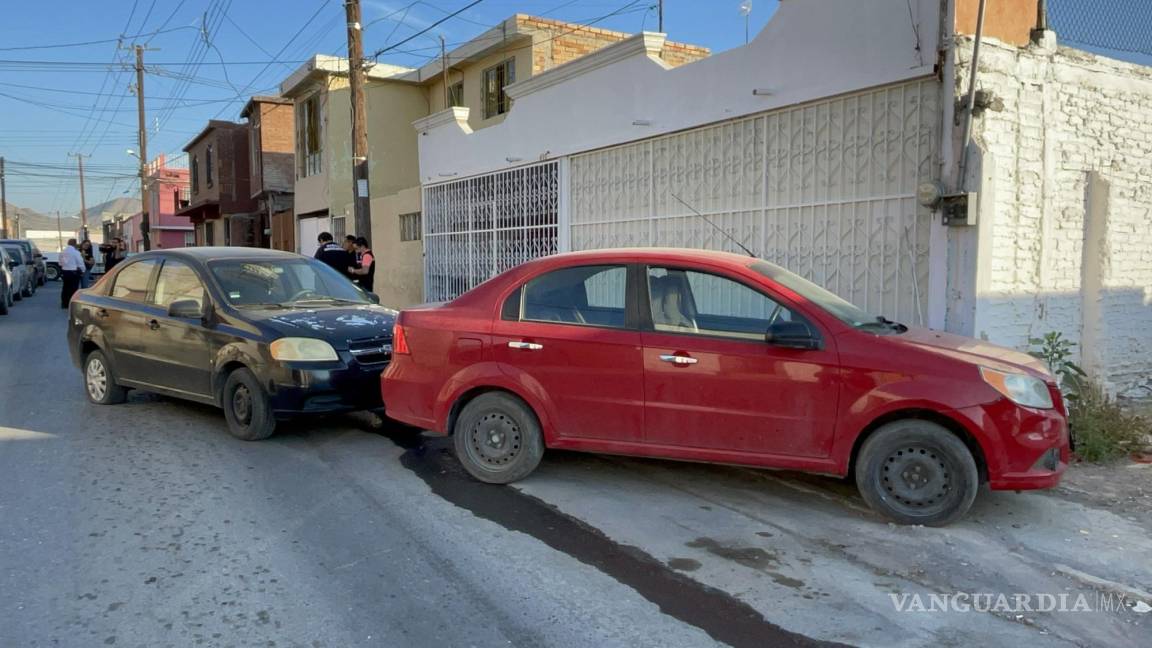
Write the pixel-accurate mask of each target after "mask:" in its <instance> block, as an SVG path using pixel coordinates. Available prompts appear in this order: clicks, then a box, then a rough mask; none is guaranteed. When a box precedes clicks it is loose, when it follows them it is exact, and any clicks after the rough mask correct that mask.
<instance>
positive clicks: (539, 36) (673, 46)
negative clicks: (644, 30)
mask: <svg viewBox="0 0 1152 648" xmlns="http://www.w3.org/2000/svg"><path fill="white" fill-rule="evenodd" d="M516 19H517V21H518V22H519V24H520V27H521V28H522V29H527V30H532V31H534V32H536V33H535V35H534V38H533V40H534V42H535V43H536V46H535V47H534V48H533V51H532V73H533V74H539V73H540V72H543V71H545V70H549V69H552V68H554V67H556V66H557V65H562V64H564V63H567V62H569V61H572V60H575V59H578V58H580V57H581V56H584V55H586V54H591V53H592V52H595V51H596V50H598V49H600V48H602V47H606V46H608V45H611V44H612V43H617V42H619V41H622V40H624V39H626V38H628V37H630V36H632V34H627V33H624V32H618V31H612V30H610V29H601V28H599V27H591V26H584V25H574V24H572V23H566V22H562V21H558V20H549V19H547V18H539V17H536V16H525V15H518V16H517V17H516ZM708 54H709V50H708V48H706V47H699V46H697V45H688V44H685V43H673V42H668V43H666V44H665V46H664V52H663V54H662V55H661V56H662V57H663V59H664V61H665V62H666V63H668V64H669V65H671V66H672V67H676V66H679V65H683V64H685V63H690V62H692V61H695V60H698V59H702V58H704V57H706V56H708Z"/></svg>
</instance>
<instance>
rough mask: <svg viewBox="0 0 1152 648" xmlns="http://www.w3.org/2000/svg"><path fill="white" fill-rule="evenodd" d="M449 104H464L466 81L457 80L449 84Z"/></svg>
mask: <svg viewBox="0 0 1152 648" xmlns="http://www.w3.org/2000/svg"><path fill="white" fill-rule="evenodd" d="M448 105H449V106H463V105H464V82H463V81H457V82H456V83H453V84H452V85H450V86H448Z"/></svg>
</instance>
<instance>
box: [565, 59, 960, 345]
mask: <svg viewBox="0 0 1152 648" xmlns="http://www.w3.org/2000/svg"><path fill="white" fill-rule="evenodd" d="M939 92H940V86H939V84H938V83H937V82H935V81H933V80H923V81H916V82H911V83H904V84H900V85H894V86H888V87H885V88H882V89H877V90H872V91H868V92H862V93H858V94H854V95H846V96H843V97H838V98H835V99H830V100H826V101H821V102H816V103H811V104H806V105H803V106H798V107H794V108H788V109H783V110H778V111H773V112H770V113H763V114H760V115H755V116H752V117H747V118H743V119H739V120H734V121H731V122H726V123H723V124H718V125H714V126H707V127H702V128H697V129H693V130H690V131H685V132H681V133H676V134H672V135H667V136H663V137H658V138H653V139H649V140H644V141H641V142H636V143H632V144H626V145H623V146H618V147H614V148H610V149H604V150H599V151H594V152H591V153H586V154H582V155H578V156H573V157H572V160H571V166H570V169H571V171H570V173H571V182H570V191H571V198H570V204H571V207H570V222H571V228H572V229H571V249H573V250H583V249H597V248H608V247H626V246H652V245H659V246H675V247H695V248H710V249H722V250H729V251H733V252H739V251H740V250H739V248H738V246H736V245H735V244H734V243H732V242H731V241H730V240H728V239H727V238H726V237H725V236H724V235H723V234H721V233H719V232H717V231H716V230H715V229H714V228H713V227H712V226H710V225H709V224H708V223H707V222H705V221H704V220H703V219H701V218H699V217H697V216H695V215H692V212H691V211H690V210H689V209H687V208H686V207H684V206H683V205H681V204H680V203H679V202H678V201H677V200H676V198H675V197H674V196H679V197H680V198H682V199H683V200H684V201H685V202H687V203H688V204H689V205H691V206H692V207H694V208H695V209H697V210H699V211H700V212H702V213H704V214H705V215H707V216H708V217H709V218H710V219H711V220H712V221H713V222H714V223H715V224H716V225H717V226H719V227H720V228H722V229H723V230H724V231H726V232H728V233H729V234H730V235H732V237H734V238H735V239H736V240H738V241H740V242H741V243H743V244H744V245H745V246H747V247H748V248H750V249H751V250H752V251H753V252H755V253H756V254H757V255H758V256H761V257H762V258H765V259H768V260H770V261H774V262H776V263H779V264H780V265H783V266H785V267H786V268H788V269H790V270H792V271H793V272H796V273H798V274H801V275H803V276H805V277H807V278H809V279H811V280H812V281H815V282H816V283H819V284H821V285H824V286H826V287H827V288H828V289H830V290H832V291H833V292H836V293H837V294H839V295H841V296H843V297H844V298H846V299H848V300H850V301H853V302H854V303H856V304H857V305H859V306H861V307H863V308H865V309H866V310H870V311H872V312H875V313H882V314H884V315H888V316H890V317H898V318H902V319H903V320H905V321H909V322H916V323H923V322H924V308H925V301H926V290H927V283H928V259H927V257H928V235H929V223H930V222H931V215H930V212H929V210H927V209H925V208H922V207H920V206H919V205H918V204H917V202H916V197H915V195H916V187H917V186H918V184H919V183H920V182H921V181H924V180H929V179H931V178H933V177H934V172H935V168H934V162H935V160H936V142H937V139H938V137H937V133H938V131H939V125H938V118H937V115H938V114H939V113H938V110H937V105H938V102H939Z"/></svg>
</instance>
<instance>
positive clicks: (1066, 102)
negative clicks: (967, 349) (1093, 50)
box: [958, 42, 1152, 396]
mask: <svg viewBox="0 0 1152 648" xmlns="http://www.w3.org/2000/svg"><path fill="white" fill-rule="evenodd" d="M980 56H981V60H980V70H979V76H978V79H977V85H978V87H979V88H981V89H984V90H987V91H990V92H992V93H993V94H994V95H995V96H996V98H997V99H999V100H1000V101H1001V102H1002V104H1003V108H1002V110H995V109H992V110H987V111H985V112H983V113H982V114H981V115H980V116H978V117H977V119H976V128H975V133H976V136H977V138H978V142H979V144H980V146H981V148H982V153H983V155H982V156H981V157H982V158H983V161H984V166H985V167H987V168H988V169H990V172H986V173H985V178H984V180H983V182H982V184H981V186H980V192H981V194H982V195H983V196H984V199H983V200H985V201H988V202H990V203H991V204H990V205H989V206H988V208H987V209H984V208H982V209H981V222H980V224H979V225H978V226H977V228H978V229H979V230H980V233H981V236H980V242H979V245H980V250H979V253H978V254H979V257H980V259H981V265H980V269H979V270H978V271H977V275H976V276H977V280H976V295H975V300H974V304H970V305H969V307H970V308H973V309H974V316H973V317H974V326H973V328H974V330H973V331H972V333H973V334H974V335H976V336H979V337H983V338H986V339H989V340H991V341H993V342H997V343H1000V344H1005V345H1007V346H1013V347H1017V348H1021V349H1023V348H1027V347H1028V346H1029V338H1033V337H1039V336H1042V335H1044V334H1045V333H1048V332H1050V331H1059V332H1061V333H1062V334H1063V335H1064V336H1065V337H1066V338H1068V339H1070V340H1072V341H1074V342H1077V343H1079V345H1080V350H1081V351H1082V353H1081V356H1080V358H1081V360H1082V362H1083V364H1084V365H1085V368H1086V369H1088V371H1089V372H1090V373H1091V374H1092V375H1094V376H1095V377H1096V378H1098V379H1100V380H1101V381H1102V382H1103V383H1104V384H1105V385H1106V386H1107V387H1108V388H1109V389H1110V390H1112V391H1114V392H1117V393H1124V394H1128V395H1131V396H1148V395H1149V393H1150V392H1152V120H1149V118H1148V115H1149V114H1152V68H1150V67H1147V66H1140V65H1135V64H1131V63H1124V62H1121V61H1116V60H1112V59H1108V58H1105V57H1101V56H1096V55H1093V54H1088V53H1086V52H1080V51H1077V50H1071V49H1063V48H1061V49H1059V50H1052V49H1046V48H1040V47H1031V48H1027V49H1018V48H1014V47H1004V46H1000V45H996V44H986V46H985V47H983V48H981V54H980ZM970 59H971V43H970V42H966V43H965V44H964V45H963V46H962V47H961V49H960V61H961V65H960V66H959V67H958V75H959V76H962V77H965V78H966V76H967V74H968V72H967V69H968V64H969V61H970Z"/></svg>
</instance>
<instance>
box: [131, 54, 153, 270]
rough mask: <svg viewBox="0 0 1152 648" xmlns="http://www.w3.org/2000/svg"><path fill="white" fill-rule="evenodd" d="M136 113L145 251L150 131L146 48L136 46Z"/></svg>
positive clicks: (146, 246) (148, 244)
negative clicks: (146, 104) (146, 107)
mask: <svg viewBox="0 0 1152 648" xmlns="http://www.w3.org/2000/svg"><path fill="white" fill-rule="evenodd" d="M135 49H136V113H137V128H138V130H139V135H138V137H139V140H140V150H139V151H138V152H139V154H140V238H141V239H143V241H142V242H143V243H144V251H145V252H147V251H148V250H151V249H152V239H151V237H150V235H149V233H150V232H151V230H152V225H151V222H150V221H149V220H148V129H147V127H146V125H145V120H144V46H142V45H136V46H135Z"/></svg>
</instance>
